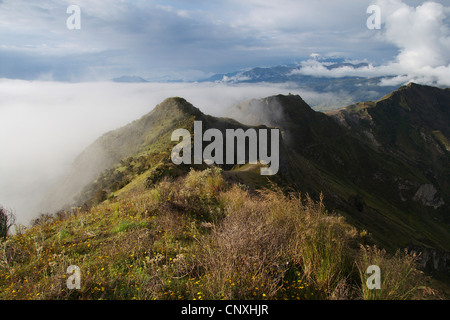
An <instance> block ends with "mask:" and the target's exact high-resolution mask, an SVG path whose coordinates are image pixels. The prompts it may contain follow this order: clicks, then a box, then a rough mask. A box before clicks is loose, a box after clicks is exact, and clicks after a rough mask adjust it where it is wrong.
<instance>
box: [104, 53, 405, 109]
mask: <svg viewBox="0 0 450 320" xmlns="http://www.w3.org/2000/svg"><path fill="white" fill-rule="evenodd" d="M317 62H320V64H321V66H322V67H323V68H325V69H327V70H337V69H339V68H346V69H354V70H358V69H361V68H367V67H369V64H368V63H365V62H363V63H351V62H347V61H346V60H345V59H342V58H328V59H319V60H318V61H317ZM387 78H390V77H371V78H367V77H356V76H339V77H326V76H316V75H310V74H303V73H302V66H301V65H300V64H290V65H282V66H273V67H256V68H252V69H249V70H245V71H234V72H230V73H223V74H215V75H213V76H211V77H208V78H206V79H200V80H198V82H200V83H206V82H215V83H223V84H257V83H265V84H268V83H273V84H287V85H289V86H292V87H293V90H294V89H298V90H302V91H306V92H312V93H316V94H324V93H326V94H331V95H332V98H325V96H320V95H318V98H317V99H314V101H310V102H309V103H310V104H311V106H312V107H313V108H314V109H315V110H322V111H325V110H333V109H338V108H342V107H345V106H347V105H350V104H353V103H357V102H360V101H368V100H378V99H380V98H382V97H383V96H385V95H387V94H388V93H390V92H392V91H394V90H396V89H397V86H386V85H380V80H381V79H387ZM113 81H115V82H128V83H130V82H134V83H142V82H150V81H148V80H145V79H143V78H141V77H139V76H122V77H120V78H115V79H113ZM173 82H176V81H173ZM179 82H182V81H179Z"/></svg>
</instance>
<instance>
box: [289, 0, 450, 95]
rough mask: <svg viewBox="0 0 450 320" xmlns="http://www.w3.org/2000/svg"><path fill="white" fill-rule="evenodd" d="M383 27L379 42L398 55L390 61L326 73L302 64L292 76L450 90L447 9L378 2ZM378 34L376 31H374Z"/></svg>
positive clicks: (318, 65) (313, 64)
mask: <svg viewBox="0 0 450 320" xmlns="http://www.w3.org/2000/svg"><path fill="white" fill-rule="evenodd" d="M376 3H377V5H379V6H380V8H381V13H382V21H383V26H382V30H381V31H380V34H379V35H377V37H378V38H380V39H381V40H383V41H385V42H388V43H391V44H393V45H395V47H396V48H397V49H398V54H397V55H396V56H395V57H394V58H393V59H391V60H389V61H387V62H385V63H383V64H380V65H376V66H374V65H373V64H369V65H368V66H364V67H361V68H357V69H355V68H351V67H348V66H344V67H341V68H335V69H331V70H329V69H328V68H326V65H324V64H323V63H321V62H320V61H317V60H316V59H311V60H307V61H303V62H302V63H301V65H300V68H299V69H298V70H295V71H294V73H298V74H305V75H316V76H327V77H341V76H361V77H382V76H391V77H389V78H385V79H382V80H381V82H380V84H381V85H400V84H404V83H408V82H411V81H414V82H418V83H423V84H431V85H440V86H450V54H449V53H450V28H449V21H450V7H446V6H444V5H442V4H440V3H437V2H433V1H427V2H425V3H423V4H420V5H418V6H417V7H414V6H410V5H408V4H406V3H404V2H402V1H401V0H378V1H377V2H376ZM374 32H377V31H374Z"/></svg>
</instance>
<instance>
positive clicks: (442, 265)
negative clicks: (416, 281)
mask: <svg viewBox="0 0 450 320" xmlns="http://www.w3.org/2000/svg"><path fill="white" fill-rule="evenodd" d="M407 249H408V252H410V253H412V254H414V253H415V254H417V255H418V264H419V267H420V269H421V270H423V271H425V272H427V273H439V274H442V275H445V276H450V252H442V251H438V250H435V249H432V248H425V247H419V246H409V247H408V248H407Z"/></svg>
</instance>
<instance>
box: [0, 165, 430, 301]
mask: <svg viewBox="0 0 450 320" xmlns="http://www.w3.org/2000/svg"><path fill="white" fill-rule="evenodd" d="M142 183H144V182H143V181H142ZM22 229H23V228H22ZM361 234H363V233H361V232H359V231H358V230H357V229H356V228H354V227H353V226H351V225H349V224H348V223H347V222H346V221H345V219H344V218H343V217H341V216H338V215H335V214H333V213H330V212H328V211H327V210H326V208H325V207H324V205H323V202H322V199H321V200H320V201H319V202H314V201H313V200H312V199H311V198H309V197H308V196H307V195H305V196H301V195H298V194H290V195H286V194H284V193H282V192H281V191H280V190H277V189H276V188H272V190H268V189H267V190H262V191H259V192H255V191H254V190H249V189H248V187H246V186H244V185H241V184H231V183H229V182H227V181H226V180H225V178H224V175H223V173H222V172H221V170H220V169H215V168H212V169H207V170H203V171H194V170H192V171H191V172H190V173H188V174H187V175H186V176H184V177H179V178H176V179H174V178H173V179H169V178H164V179H163V180H162V181H160V182H158V183H156V184H154V185H153V186H152V187H151V188H148V187H143V186H141V185H137V184H136V185H135V186H134V187H128V188H126V189H124V190H121V192H118V193H117V195H116V196H115V197H113V198H111V199H109V200H106V201H104V202H102V203H101V204H98V205H96V206H94V207H92V208H91V209H90V210H88V211H81V210H74V211H72V212H66V213H65V214H61V213H60V214H58V215H54V216H45V217H41V219H38V220H36V221H35V225H34V226H32V227H30V228H28V229H26V230H21V232H20V233H18V234H17V235H14V236H10V237H8V238H7V239H6V241H3V242H1V243H0V299H32V300H35V299H85V300H96V299H119V300H131V299H157V300H161V299H188V300H203V299H243V300H251V299H289V300H290V299H301V300H304V299H314V300H315V299H423V298H430V297H431V298H434V296H433V295H429V294H430V293H435V292H434V291H431V289H426V287H425V284H426V281H425V278H424V277H423V275H422V274H421V273H420V272H418V271H417V269H416V267H415V261H414V259H413V258H412V257H410V256H409V255H400V254H398V255H395V256H389V255H388V254H386V253H385V252H382V251H379V250H378V249H376V248H375V247H373V246H369V247H366V246H361V244H362V242H363V238H362V237H361ZM369 264H370V265H371V264H378V265H379V266H380V267H381V270H382V275H384V276H383V278H382V279H383V282H382V290H380V291H378V290H377V291H368V290H366V288H365V287H364V285H363V284H364V281H365V280H364V276H365V274H364V273H363V271H364V270H365V268H367V266H366V265H369ZM70 265H77V266H78V267H79V268H80V269H81V289H80V290H69V289H67V286H66V281H67V279H68V277H69V276H70V275H69V274H67V273H66V270H67V268H68V267H69V266H70ZM426 294H428V295H426Z"/></svg>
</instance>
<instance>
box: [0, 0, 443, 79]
mask: <svg viewBox="0 0 450 320" xmlns="http://www.w3.org/2000/svg"><path fill="white" fill-rule="evenodd" d="M433 3H434V4H435V5H437V7H435V9H436V10H437V11H442V14H443V17H437V16H436V17H434V20H439V21H437V22H438V23H437V24H436V25H434V26H431V29H430V30H431V32H434V30H439V35H438V36H437V37H436V39H435V42H433V43H431V44H430V43H427V45H428V46H431V48H434V45H435V44H436V46H441V47H442V45H441V44H442V43H444V44H445V45H444V46H443V47H442V48H437V49H436V50H441V51H442V50H444V52H442V53H441V54H440V56H439V57H437V60H438V64H437V65H432V66H430V67H432V68H436V67H445V68H446V67H448V65H449V63H450V61H448V60H446V58H444V56H445V55H447V56H450V55H449V54H448V52H445V50H446V49H448V48H450V45H447V42H448V39H449V33H448V21H449V19H448V17H449V16H450V14H449V11H448V8H446V7H444V6H443V5H445V3H446V1H444V0H442V1H437V0H435V1H433ZM72 4H75V5H78V6H79V7H80V8H81V29H80V30H69V29H68V28H67V27H66V20H67V19H68V17H69V16H70V14H67V13H66V10H67V7H68V6H69V5H72ZM371 4H377V5H379V6H380V7H381V8H382V11H381V13H382V19H383V28H382V29H381V30H369V29H368V28H367V26H366V20H367V19H368V17H369V14H367V13H366V10H367V7H368V6H369V5H371ZM423 4H424V1H413V0H411V1H406V0H404V1H400V0H376V1H369V0H341V1H336V0H316V1H302V0H278V1H273V0H246V1H238V0H221V1H217V0H192V1H189V0H178V1H176V0H172V1H161V0H159V1H158V0H155V1H153V0H135V1H133V0H128V1H123V0H107V1H105V0H43V1H31V0H28V1H26V0H2V1H0V78H13V79H24V80H54V81H75V82H77V81H91V80H107V79H111V78H114V77H118V76H121V75H140V76H142V77H144V78H147V79H152V80H174V79H183V80H196V79H201V78H205V77H207V76H209V75H211V74H214V73H222V72H231V71H235V70H239V69H244V68H248V67H255V66H274V65H279V64H284V63H298V62H300V61H302V60H305V59H308V58H309V57H310V55H311V54H312V53H318V54H320V55H322V56H341V57H345V58H348V59H352V60H366V61H368V62H371V63H373V64H374V65H375V66H383V65H384V66H388V65H389V64H390V65H389V66H390V68H391V70H392V68H394V69H395V70H397V69H399V70H400V71H402V69H401V68H399V64H396V65H392V63H396V62H398V63H400V62H402V61H399V57H401V53H402V52H403V53H404V52H405V51H408V50H409V51H408V52H410V53H411V51H413V53H412V54H409V57H413V56H414V53H416V52H419V53H420V50H419V49H418V48H417V43H420V42H421V40H423V39H424V38H426V37H427V35H426V34H425V35H418V37H416V38H414V37H415V35H414V34H409V35H404V34H402V33H401V32H400V31H399V30H401V29H402V28H401V26H396V25H395V23H393V22H392V23H389V18H391V21H396V20H395V19H394V18H393V16H394V14H398V13H399V12H400V13H401V12H402V10H403V11H404V10H409V11H408V12H407V14H406V16H404V17H403V18H404V19H403V20H402V19H400V20H399V21H400V23H401V21H404V22H405V26H404V28H403V29H407V30H408V29H409V28H411V26H408V25H407V24H408V23H409V22H408V21H410V20H411V19H410V18H411V16H412V15H414V14H415V13H416V7H417V6H419V5H423ZM442 4H443V5H442ZM436 10H435V11H434V14H435V15H437V13H436ZM428 13H429V10H428V11H427V12H425V13H424V14H423V15H422V16H425V15H427V14H428ZM416 20H420V19H416ZM434 20H433V21H434ZM428 25H430V22H428ZM418 27H420V26H418ZM433 28H434V29H433ZM420 36H423V38H420ZM404 38H406V40H405V41H403V40H402V39H404ZM413 43H415V44H416V45H413ZM418 50H419V51H418ZM408 52H407V53H408ZM419 55H420V54H419ZM416 56H417V55H416ZM405 61H406V60H404V61H403V62H405ZM408 61H409V60H408ZM419 64H420V63H419ZM400 66H405V65H404V64H403V65H402V64H401V63H400ZM422 67H423V65H422ZM312 70H314V69H312ZM378 71H379V72H384V71H380V70H378Z"/></svg>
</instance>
